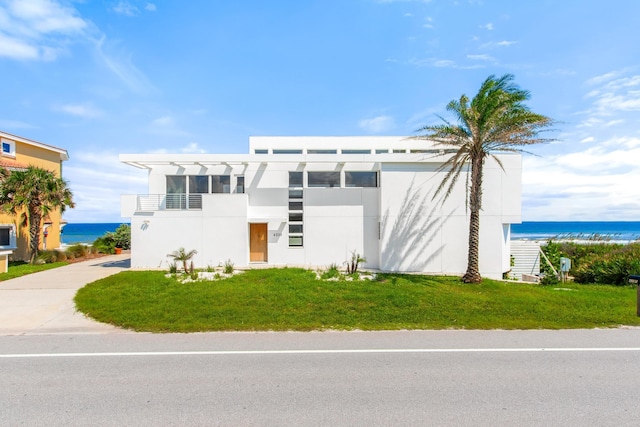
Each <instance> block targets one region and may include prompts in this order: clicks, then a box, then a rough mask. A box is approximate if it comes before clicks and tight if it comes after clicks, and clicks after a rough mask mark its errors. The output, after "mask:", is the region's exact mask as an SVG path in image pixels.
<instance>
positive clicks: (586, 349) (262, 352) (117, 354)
mask: <svg viewBox="0 0 640 427" xmlns="http://www.w3.org/2000/svg"><path fill="white" fill-rule="evenodd" d="M599 351H640V347H574V348H389V349H343V350H339V349H338V350H211V351H132V352H106V353H22V354H0V359H22V358H50V357H128V356H236V355H237V356H244V355H268V354H274V355H279V354H282V355H288V354H376V353H536V352H539V353H554V352H599Z"/></svg>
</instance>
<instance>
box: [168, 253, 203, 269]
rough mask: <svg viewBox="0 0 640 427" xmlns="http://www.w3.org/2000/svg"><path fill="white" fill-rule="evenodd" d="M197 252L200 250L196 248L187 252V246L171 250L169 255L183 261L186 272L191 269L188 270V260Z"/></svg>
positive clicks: (175, 259)
mask: <svg viewBox="0 0 640 427" xmlns="http://www.w3.org/2000/svg"><path fill="white" fill-rule="evenodd" d="M197 253H198V251H196V250H195V249H193V250H191V251H189V252H187V251H186V250H185V248H180V249H178V250H177V251H173V252H171V253H170V254H168V255H167V256H169V257H171V258H173V260H174V261H179V262H181V263H182V266H183V268H184V272H185V274H186V273H187V272H188V271H189V270H187V261H189V260H190V259H191V258H193V256H194V255H195V254H197Z"/></svg>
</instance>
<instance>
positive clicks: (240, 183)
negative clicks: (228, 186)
mask: <svg viewBox="0 0 640 427" xmlns="http://www.w3.org/2000/svg"><path fill="white" fill-rule="evenodd" d="M236 193H244V176H243V175H238V176H236Z"/></svg>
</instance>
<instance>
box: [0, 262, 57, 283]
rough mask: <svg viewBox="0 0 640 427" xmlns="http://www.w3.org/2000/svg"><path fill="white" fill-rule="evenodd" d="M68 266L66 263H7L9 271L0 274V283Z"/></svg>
mask: <svg viewBox="0 0 640 427" xmlns="http://www.w3.org/2000/svg"><path fill="white" fill-rule="evenodd" d="M65 265H69V263H68V262H66V261H62V262H52V263H50V264H37V265H33V264H28V263H15V264H14V263H9V271H7V272H6V273H0V282H2V281H5V280H9V279H15V278H16V277H22V276H26V275H27V274H33V273H37V272H39V271H45V270H51V269H52V268H58V267H63V266H65Z"/></svg>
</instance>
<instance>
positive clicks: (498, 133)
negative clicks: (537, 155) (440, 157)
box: [413, 74, 553, 283]
mask: <svg viewBox="0 0 640 427" xmlns="http://www.w3.org/2000/svg"><path fill="white" fill-rule="evenodd" d="M529 98H530V94H529V92H528V91H526V90H522V89H520V88H519V87H518V86H517V85H516V84H514V83H513V75H511V74H505V75H504V76H502V77H500V78H496V77H495V76H493V75H491V76H489V77H488V78H487V79H486V80H485V81H484V83H482V86H481V87H480V90H479V91H478V94H477V95H476V96H474V97H473V99H472V100H471V101H469V98H468V97H467V96H466V95H462V96H461V97H460V100H455V99H454V100H452V101H451V102H449V103H448V104H447V111H449V112H450V113H452V114H453V116H454V117H455V119H456V122H457V123H456V124H453V123H450V122H449V121H447V120H446V119H444V118H443V117H441V116H438V117H439V118H440V119H441V120H442V122H443V123H441V124H437V125H427V126H424V127H422V128H421V129H418V130H417V132H418V133H419V135H417V136H414V137H413V138H414V139H424V140H429V141H433V142H434V143H435V145H436V146H442V147H448V148H455V149H456V152H455V153H454V154H453V155H452V156H451V157H450V158H449V159H447V161H446V162H444V164H443V165H442V166H441V167H440V169H439V171H445V170H446V171H447V173H446V174H445V176H444V178H443V179H442V182H441V183H440V185H439V186H438V188H437V190H436V193H435V195H434V198H435V196H437V195H438V194H439V193H441V192H442V191H443V190H445V189H446V190H445V193H444V198H443V199H444V200H446V199H447V198H448V197H449V195H450V194H451V191H452V190H453V188H454V186H455V184H456V182H457V181H458V178H459V177H460V174H461V172H463V171H467V170H468V166H467V165H470V166H471V177H470V181H471V185H470V186H469V185H468V183H469V175H467V186H466V189H467V207H468V209H469V211H470V218H469V251H468V263H467V271H466V273H465V274H464V276H463V277H462V281H463V282H465V283H480V282H481V281H482V277H481V276H480V271H479V268H478V258H479V249H478V248H479V241H480V211H481V210H482V178H483V170H482V169H483V166H484V162H485V159H486V158H487V157H489V158H493V159H494V160H495V161H496V162H497V163H498V165H500V167H501V168H502V163H501V162H500V159H499V158H498V157H496V156H495V154H494V153H525V152H526V151H524V150H523V149H522V147H523V146H528V145H531V144H538V143H543V142H549V141H552V140H553V139H549V138H541V137H540V136H539V133H540V132H542V131H544V130H546V129H548V127H549V126H551V125H552V124H553V120H552V119H550V118H549V117H546V116H543V115H540V114H536V113H533V112H531V110H530V109H529V108H528V107H527V106H526V105H525V104H524V101H526V100H528V99H529ZM503 169H504V168H503Z"/></svg>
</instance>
